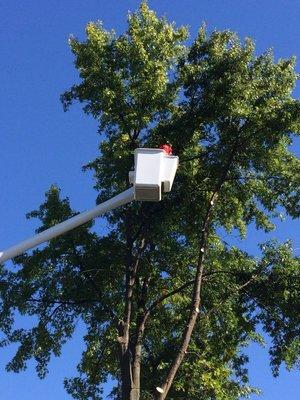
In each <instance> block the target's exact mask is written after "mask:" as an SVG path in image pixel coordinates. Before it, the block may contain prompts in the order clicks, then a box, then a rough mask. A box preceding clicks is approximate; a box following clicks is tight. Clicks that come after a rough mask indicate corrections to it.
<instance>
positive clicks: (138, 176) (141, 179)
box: [0, 148, 178, 264]
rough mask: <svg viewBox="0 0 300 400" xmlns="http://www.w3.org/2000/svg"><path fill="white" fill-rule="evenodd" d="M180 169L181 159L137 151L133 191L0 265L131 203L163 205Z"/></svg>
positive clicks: (5, 254) (25, 245) (18, 249)
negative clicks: (164, 194) (165, 193)
mask: <svg viewBox="0 0 300 400" xmlns="http://www.w3.org/2000/svg"><path fill="white" fill-rule="evenodd" d="M177 167H178V157H176V156H170V155H167V154H166V153H165V152H164V150H161V149H145V148H143V149H136V150H135V170H134V171H131V172H130V173H129V179H130V183H132V184H133V187H131V188H130V189H127V190H125V191H124V192H122V193H120V194H118V195H117V196H115V197H113V198H112V199H110V200H107V201H105V202H104V203H102V204H99V205H98V206H96V207H94V208H92V209H91V210H88V211H85V212H83V213H81V214H78V215H75V216H74V217H72V218H70V219H68V220H67V221H64V222H61V223H60V224H57V225H55V226H53V227H51V228H49V229H47V230H45V231H43V232H41V233H39V234H37V235H35V236H33V237H31V238H30V239H27V240H24V241H23V242H21V243H19V244H17V245H15V246H12V247H10V248H8V249H7V250H4V251H0V264H1V263H3V262H4V261H7V260H9V259H11V258H14V257H17V256H19V255H20V254H23V253H24V252H25V251H27V250H29V249H32V248H33V247H36V246H38V245H39V244H41V243H44V242H48V241H49V240H51V239H53V238H55V237H57V236H60V235H62V234H63V233H66V232H68V231H70V230H71V229H74V228H76V227H77V226H80V225H82V224H85V223H86V222H88V221H90V220H91V219H93V218H96V217H98V216H99V215H101V214H104V213H105V212H107V211H110V210H113V209H114V208H117V207H119V206H122V205H124V204H127V203H130V202H131V201H132V200H139V201H160V200H161V192H162V190H163V191H164V192H169V191H170V190H171V188H172V184H173V180H174V177H175V174H176V170H177Z"/></svg>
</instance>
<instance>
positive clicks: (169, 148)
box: [159, 143, 173, 155]
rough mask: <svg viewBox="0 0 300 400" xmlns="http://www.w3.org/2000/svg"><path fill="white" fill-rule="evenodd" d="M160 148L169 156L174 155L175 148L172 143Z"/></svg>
mask: <svg viewBox="0 0 300 400" xmlns="http://www.w3.org/2000/svg"><path fill="white" fill-rule="evenodd" d="M159 148H160V149H162V150H163V151H164V152H165V153H166V154H168V155H171V154H173V148H172V145H171V144H170V143H165V144H160V145H159Z"/></svg>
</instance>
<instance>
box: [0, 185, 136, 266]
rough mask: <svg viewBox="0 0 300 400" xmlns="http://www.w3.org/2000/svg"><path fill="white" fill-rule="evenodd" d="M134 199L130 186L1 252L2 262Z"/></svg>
mask: <svg viewBox="0 0 300 400" xmlns="http://www.w3.org/2000/svg"><path fill="white" fill-rule="evenodd" d="M133 199H134V192H133V188H130V189H128V190H126V191H125V192H122V193H120V194H118V195H117V196H115V197H113V198H112V199H109V200H107V201H105V202H104V203H101V204H99V205H98V206H97V207H94V208H92V209H91V210H88V211H85V212H83V213H81V214H78V215H75V217H72V218H70V219H68V220H67V221H64V222H61V223H60V224H57V225H54V226H53V227H51V228H49V229H47V230H45V231H43V232H41V233H39V234H37V235H35V236H33V237H31V238H30V239H27V240H24V241H23V242H21V243H19V244H17V245H16V246H12V247H10V248H9V249H7V250H4V251H2V252H0V264H1V263H2V262H4V261H6V260H9V259H10V258H14V257H17V256H19V255H20V254H22V253H24V252H25V251H26V250H29V249H32V248H33V247H36V246H38V245H39V244H41V243H44V242H48V240H50V239H53V238H55V237H57V236H59V235H62V234H63V233H66V232H68V231H70V230H71V229H74V228H77V226H80V225H82V224H85V223H86V222H88V221H90V220H91V219H93V218H95V217H98V216H99V215H101V214H104V213H105V212H106V211H109V210H113V209H114V208H117V207H119V206H122V205H123V204H126V203H129V202H130V201H132V200H133Z"/></svg>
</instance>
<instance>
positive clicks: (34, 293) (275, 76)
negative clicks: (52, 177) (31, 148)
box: [0, 2, 300, 400]
mask: <svg viewBox="0 0 300 400" xmlns="http://www.w3.org/2000/svg"><path fill="white" fill-rule="evenodd" d="M86 34H87V39H86V41H84V42H80V41H78V40H77V39H75V38H71V39H70V46H71V49H72V51H73V53H74V56H75V65H76V68H77V69H78V71H79V74H80V78H81V81H80V83H79V84H77V85H74V86H73V87H72V88H71V89H70V90H69V91H67V92H65V93H64V94H63V96H62V101H63V104H64V107H65V109H67V108H68V107H69V106H70V105H71V103H72V102H73V101H79V102H81V103H83V105H84V111H85V112H86V113H88V114H91V115H92V116H93V117H94V118H96V119H97V120H98V121H99V132H100V134H101V135H102V138H101V142H100V147H99V156H98V157H97V158H96V159H95V160H94V161H92V162H91V163H89V164H88V165H87V166H85V168H86V169H91V170H93V171H94V176H95V188H96V190H97V191H98V200H97V201H98V202H101V201H102V200H105V199H107V198H109V197H111V196H112V195H114V194H117V193H119V192H120V191H122V190H124V189H125V188H126V187H127V186H128V178H127V174H128V170H129V169H130V168H131V167H132V162H133V159H132V154H133V150H134V149H135V148H136V147H140V146H149V147H150V146H157V145H158V144H160V143H162V142H165V141H167V140H168V141H170V142H171V143H172V144H173V146H174V148H175V152H176V154H178V155H179V156H180V160H181V165H180V168H179V170H178V174H177V177H176V182H175V184H174V188H173V190H172V192H171V193H170V195H168V196H165V198H164V199H163V201H162V202H160V203H155V204H152V203H143V204H131V205H128V206H124V207H122V208H121V209H118V210H115V211H113V212H110V213H109V214H108V215H107V220H108V222H109V224H110V230H109V232H108V233H107V234H105V235H100V234H98V233H95V232H94V231H93V229H92V223H90V224H87V225H84V226H82V227H80V228H77V229H76V230H74V231H72V232H70V233H68V234H66V235H64V236H62V237H60V238H57V239H54V240H52V241H51V242H50V243H49V244H48V245H47V246H45V247H44V248H43V249H40V250H34V251H33V252H32V253H31V254H26V255H23V256H21V257H18V258H17V259H16V260H15V264H16V267H15V269H14V270H7V269H5V268H4V267H3V268H2V269H1V281H0V293H1V314H0V328H1V330H2V331H3V332H4V335H5V339H4V340H3V341H2V345H7V344H9V343H15V342H16V343H19V344H20V346H19V349H18V351H17V353H16V355H15V357H14V358H13V359H12V361H11V362H10V363H9V364H8V366H7V368H8V370H12V371H15V372H17V371H20V370H22V369H24V368H26V362H27V361H28V360H29V359H31V358H34V359H35V360H36V365H37V373H38V375H39V376H40V377H41V378H43V377H44V376H45V374H46V372H47V364H48V362H49V360H50V357H51V355H52V354H54V355H59V354H60V351H61V348H62V346H63V344H64V343H65V342H66V341H67V340H68V339H69V338H70V337H71V336H72V334H73V332H74V329H75V327H76V322H77V321H78V319H80V320H81V321H83V323H84V324H85V326H86V335H85V337H84V342H85V346H86V348H85V350H84V352H83V354H82V360H81V362H80V364H79V366H78V371H79V377H76V378H74V379H69V380H66V382H65V386H66V389H67V391H68V392H69V393H70V394H72V395H73V397H74V398H76V399H82V400H83V399H101V387H102V385H103V383H105V382H106V380H107V379H109V378H110V377H113V378H114V379H115V380H116V381H117V382H118V383H119V384H118V385H117V386H116V388H115V389H114V391H113V394H112V396H113V397H114V398H115V399H119V398H124V385H125V386H126V382H125V381H126V368H125V369H124V365H126V362H127V369H128V368H129V369H132V371H137V369H136V365H134V361H137V360H139V358H138V356H139V351H141V354H140V359H141V370H140V373H141V377H140V380H141V385H140V387H141V394H140V398H141V399H145V400H146V399H152V398H164V397H156V396H157V393H156V392H155V387H157V386H162V385H163V384H164V382H165V380H166V379H167V377H168V371H170V365H171V364H172V361H173V360H174V358H175V355H176V354H177V353H178V350H179V349H180V346H181V343H182V335H183V332H184V331H185V328H186V325H187V321H188V315H189V314H190V315H191V313H192V312H193V304H192V303H191V299H192V298H193V293H194V290H195V289H194V286H193V284H194V282H195V276H197V273H196V271H198V269H199V264H201V268H203V271H202V272H203V274H202V275H201V277H202V286H201V299H202V300H201V307H200V310H199V316H198V319H197V321H196V324H195V328H194V331H193V335H192V336H191V338H190V343H189V347H188V351H186V352H185V356H184V359H183V361H182V363H181V365H180V368H179V370H178V372H177V373H176V376H175V379H174V381H173V382H172V385H171V388H170V391H169V393H168V398H170V399H189V400H193V399H198V398H202V399H207V400H210V399H216V400H225V399H226V400H231V399H232V400H236V399H239V398H240V397H247V396H249V395H251V393H253V392H255V389H253V388H251V387H250V386H249V383H248V377H247V369H246V363H247V361H248V359H247V356H246V355H245V354H244V349H245V348H246V346H247V345H248V344H249V343H250V342H251V341H253V340H257V341H261V340H262V339H261V337H260V335H259V333H258V332H259V331H260V329H261V327H262V328H263V330H264V332H265V333H266V334H268V335H269V337H270V338H271V342H272V345H271V348H270V362H271V366H272V370H273V373H274V374H275V375H277V374H278V372H279V367H280V365H281V364H282V363H285V364H286V366H287V367H288V368H293V367H298V366H299V360H300V358H299V356H300V340H299V337H300V319H299V312H298V310H299V309H300V300H299V298H300V296H299V294H300V283H299V282H300V270H299V258H297V257H295V256H294V255H293V251H292V248H291V244H290V243H289V242H286V243H283V244H281V243H278V242H276V241H271V242H268V243H265V244H263V245H261V246H260V249H259V254H260V256H259V257H258V256H256V257H254V256H253V255H251V254H248V253H247V252H245V251H242V250H241V249H239V248H238V247H234V246H232V245H230V244H228V243H227V242H226V241H225V239H224V235H223V234H222V232H223V231H224V229H225V230H226V231H227V232H228V234H230V233H231V232H232V231H235V230H238V231H239V233H240V235H241V238H245V237H246V234H247V227H248V226H249V225H253V224H254V225H255V226H256V228H257V229H261V230H264V231H266V232H268V231H270V230H272V229H273V228H274V226H275V223H276V222H277V217H278V216H279V215H281V214H282V213H286V214H287V215H288V216H290V217H292V218H298V217H299V215H300V204H299V200H300V161H299V159H298V158H297V157H296V156H295V155H294V154H293V153H292V151H291V148H290V146H291V144H292V143H293V138H294V136H295V135H298V134H299V132H300V117H299V116H300V102H299V101H298V100H296V99H294V98H293V97H292V91H293V89H294V87H295V84H296V80H297V75H296V73H295V70H294V67H295V60H294V59H293V58H292V59H281V60H279V61H277V62H276V61H275V60H274V57H273V54H272V52H271V51H267V52H266V53H264V54H262V55H260V56H257V55H255V47H254V44H253V42H252V41H251V40H250V39H246V40H245V42H241V41H240V40H239V38H238V37H237V35H236V34H234V33H233V32H230V31H221V32H220V31H214V32H212V33H211V34H207V33H206V30H205V28H204V27H202V28H201V29H200V30H199V33H198V36H197V37H196V39H195V40H194V41H193V43H192V44H191V45H189V46H187V45H184V41H185V40H186V39H187V30H186V28H179V29H177V28H176V27H175V25H174V24H169V23H168V22H167V21H166V20H165V19H164V18H162V19H161V18H158V17H157V16H156V14H155V13H154V12H153V11H151V10H150V9H149V8H148V6H147V4H146V3H145V2H143V3H142V4H141V6H140V8H139V10H138V11H137V12H135V13H133V14H130V15H129V17H128V28H127V31H126V33H124V34H123V35H120V36H117V35H116V34H115V33H114V32H108V31H106V30H105V29H104V28H103V26H102V24H101V23H98V22H97V23H90V24H88V26H87V29H86ZM74 214H75V212H74V211H73V210H72V209H71V206H70V203H69V200H68V199H62V198H61V196H60V193H59V190H58V189H57V188H56V187H52V188H50V190H49V191H48V192H47V193H46V199H45V202H44V203H43V204H42V205H41V206H40V207H39V209H38V210H37V211H34V212H32V213H30V214H29V217H30V218H38V219H39V220H40V228H39V231H42V230H44V229H46V228H48V227H50V226H52V225H54V224H56V223H57V222H59V221H62V220H65V219H66V218H68V217H70V216H72V215H74ZM203 231H205V236H204V235H203ZM204 252H205V259H203V260H202V258H201V257H202V256H201V254H202V253H204ZM196 279H197V278H196ZM16 311H18V312H19V313H21V314H22V315H30V316H35V317H36V318H37V319H36V320H37V324H36V325H34V326H33V327H32V329H29V330H25V329H15V326H14V314H15V312H16ZM147 313H148V314H147ZM126 318H127V320H126ZM126 321H128V322H129V324H128V326H127V325H126ZM143 322H144V325H143ZM127 328H128V331H126V329H127ZM124 332H125V333H124ZM126 332H127V333H126ZM139 338H140V339H141V341H142V342H141V343H142V344H141V348H140V347H139V344H140V343H139V340H138V339H139ZM120 353H121V355H120ZM125 356H128V357H129V358H128V359H125ZM126 360H127V361H126ZM128 360H129V361H128ZM124 363H125V364H124ZM137 364H138V361H137ZM124 371H125V372H124ZM124 382H125V383H124ZM122 385H123V395H121V389H120V387H121V386H122ZM133 386H134V385H133ZM136 387H137V385H136ZM131 389H132V388H131ZM121 396H123V397H121ZM132 398H136V399H137V398H139V397H132Z"/></svg>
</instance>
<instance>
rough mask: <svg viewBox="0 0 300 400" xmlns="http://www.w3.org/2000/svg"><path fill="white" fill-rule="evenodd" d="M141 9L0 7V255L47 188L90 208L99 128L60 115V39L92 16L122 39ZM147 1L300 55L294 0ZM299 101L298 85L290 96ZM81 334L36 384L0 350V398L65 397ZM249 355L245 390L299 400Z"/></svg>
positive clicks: (63, 46)
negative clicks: (85, 168)
mask: <svg viewBox="0 0 300 400" xmlns="http://www.w3.org/2000/svg"><path fill="white" fill-rule="evenodd" d="M138 4H139V2H138V1H133V0H130V1H129V0H105V1H103V0H98V1H96V0H84V1H83V0H63V1H62V0H51V1H49V0H48V1H45V0H39V1H38V0H26V1H20V0H10V1H8V0H6V1H5V0H0V15H1V22H0V51H1V52H0V110H1V117H0V184H1V197H0V221H1V224H0V226H1V228H0V249H2V248H6V247H7V246H9V245H11V244H14V243H15V242H17V241H19V240H22V239H24V238H26V237H27V236H29V235H31V234H32V232H33V229H34V222H30V221H27V220H26V219H25V213H26V212H28V211H30V210H32V209H34V208H35V207H36V206H38V205H39V204H40V203H41V202H42V200H43V197H44V192H45V191H46V190H47V189H48V188H49V186H50V185H51V184H52V183H56V184H57V185H59V186H60V187H61V188H63V194H65V195H68V196H70V198H71V201H72V204H73V206H74V208H76V209H78V210H84V209H85V208H88V207H90V206H92V205H93V204H94V202H95V197H96V193H95V192H94V191H93V190H92V179H91V176H90V175H88V174H82V172H81V166H82V165H83V164H85V163H86V162H88V161H89V160H91V159H93V158H94V157H95V156H96V155H97V143H98V141H99V137H98V135H97V133H96V130H97V126H96V123H95V121H93V120H92V119H91V118H88V117H87V116H85V115H84V114H83V113H82V112H81V110H80V107H78V106H75V107H73V108H71V111H70V112H68V113H63V110H62V106H61V104H60V102H59V95H60V93H61V92H63V91H64V90H65V89H67V88H69V86H70V85H71V84H72V83H74V82H75V81H76V80H77V74H76V71H75V70H74V67H73V59H72V55H71V53H70V51H69V49H68V46H67V39H68V36H69V35H70V34H74V35H75V36H78V37H80V38H83V37H84V27H85V25H86V23H87V22H89V21H92V20H97V19H100V20H102V21H103V22H104V25H105V27H106V28H109V29H110V28H115V29H116V30H117V32H122V31H123V30H124V28H125V25H126V15H127V12H128V10H132V11H133V10H135V9H136V7H137V6H138ZM149 4H150V6H151V7H152V8H154V9H155V10H156V11H157V12H158V13H159V14H165V15H166V16H167V17H168V18H169V19H170V20H174V21H176V22H177V23H178V24H184V25H189V26H190V30H191V36H192V37H193V36H194V35H195V33H196V32H197V29H198V27H199V26H200V25H201V23H202V22H203V21H205V22H206V24H207V27H208V29H209V30H212V29H214V28H216V29H231V30H234V31H236V32H238V34H239V35H240V36H241V37H245V36H250V37H252V38H254V39H255V41H256V45H257V52H258V53H259V52H262V51H264V50H265V49H267V48H270V47H273V48H274V50H275V56H276V57H289V56H291V55H296V56H300V24H299V20H300V1H299V0H260V1H258V0H256V1H254V0H244V1H240V0H169V1H167V0H152V1H149ZM298 69H299V64H298ZM299 94H300V89H299V88H298V89H296V91H295V95H296V96H297V97H299ZM298 143H299V142H298ZM296 151H297V152H298V154H299V149H298V150H296ZM97 224H98V226H99V227H100V225H99V224H100V222H99V221H98V222H97ZM297 230H298V232H299V222H295V221H294V222H291V221H287V222H286V223H283V224H282V225H281V226H280V227H279V228H278V229H277V230H276V231H275V232H274V233H273V234H272V236H276V237H278V238H280V239H282V240H284V239H286V238H287V237H292V238H294V240H295V247H297V248H298V247H299V248H300V235H299V234H298V236H299V237H297ZM255 241H256V236H255V234H254V232H250V234H249V238H248V240H247V242H246V244H245V245H246V246H248V248H251V246H252V247H253V243H254V242H255ZM253 251H254V247H253ZM298 252H299V251H298ZM17 322H18V325H19V326H21V325H23V326H25V325H27V326H28V324H29V323H30V321H29V320H28V319H18V321H17ZM81 333H82V329H81V328H80V327H79V329H78V333H77V335H76V336H75V338H74V339H73V340H72V342H70V343H69V344H67V345H66V346H65V349H64V352H63V356H62V357H61V358H60V359H55V360H53V361H52V362H51V363H50V366H49V369H50V373H49V375H48V377H47V378H46V379H45V380H43V381H40V380H39V379H38V378H37V377H36V376H35V373H34V366H33V364H30V365H29V368H28V370H27V371H26V372H24V373H21V374H18V375H16V374H12V373H10V374H8V373H6V372H5V369H4V367H5V363H6V362H7V361H8V360H9V357H10V356H11V354H12V350H13V349H5V350H2V351H1V354H0V387H1V398H3V399H5V400H18V399H22V400H33V399H35V398H40V399H42V400H50V399H51V400H52V399H53V398H55V399H56V400H63V399H66V400H67V399H69V398H70V397H69V396H68V395H67V394H66V393H65V391H64V389H63V385H62V381H63V378H64V377H65V376H72V374H74V373H75V365H76V362H77V361H78V360H79V357H80V350H81V340H80V334H81ZM249 355H250V356H251V363H250V366H249V369H250V376H251V379H252V383H253V385H257V386H259V387H261V388H262V389H263V392H264V393H263V395H262V396H261V398H262V399H264V400H279V399H282V398H284V399H289V400H293V399H295V400H296V399H298V398H299V393H300V383H299V372H297V371H296V372H292V373H290V374H287V373H286V371H285V370H284V369H283V370H282V375H281V376H280V378H277V379H276V380H275V379H273V378H272V376H271V374H270V370H269V367H268V360H267V354H266V351H265V350H261V349H259V348H258V347H256V346H251V348H250V350H249Z"/></svg>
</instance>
